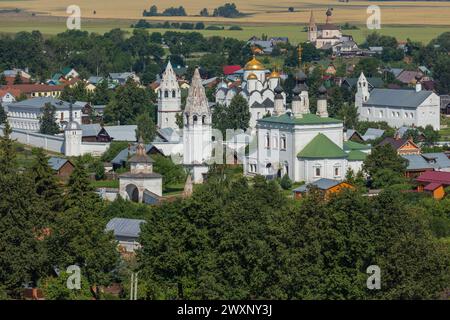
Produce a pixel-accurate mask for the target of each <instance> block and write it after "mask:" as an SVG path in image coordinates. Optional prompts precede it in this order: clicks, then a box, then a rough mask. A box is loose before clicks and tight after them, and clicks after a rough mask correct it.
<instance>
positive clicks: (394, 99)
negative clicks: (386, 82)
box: [355, 73, 441, 130]
mask: <svg viewBox="0 0 450 320" xmlns="http://www.w3.org/2000/svg"><path fill="white" fill-rule="evenodd" d="M355 106H356V108H357V109H358V114H359V116H358V117H359V120H360V121H376V122H377V121H378V122H379V121H386V122H387V124H388V125H389V126H391V127H394V128H400V127H403V126H407V127H424V128H425V127H426V126H427V125H431V126H433V128H434V130H439V129H440V106H441V99H440V97H439V96H438V95H437V94H436V93H434V92H433V91H427V90H424V89H423V88H422V85H421V83H420V78H419V77H418V78H417V79H416V87H415V89H378V88H374V89H372V90H371V91H370V89H369V84H368V81H367V78H366V77H365V75H364V73H361V75H360V77H359V79H358V83H357V92H356V95H355Z"/></svg>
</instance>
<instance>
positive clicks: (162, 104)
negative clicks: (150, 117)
mask: <svg viewBox="0 0 450 320" xmlns="http://www.w3.org/2000/svg"><path fill="white" fill-rule="evenodd" d="M180 112H181V91H180V86H179V85H178V81H177V76H176V74H175V71H173V68H172V64H171V63H170V61H169V63H168V64H167V67H166V70H165V71H164V73H163V76H162V79H161V84H160V86H159V90H158V127H159V128H161V129H163V128H173V129H174V130H176V129H178V126H177V124H176V115H177V114H178V113H180Z"/></svg>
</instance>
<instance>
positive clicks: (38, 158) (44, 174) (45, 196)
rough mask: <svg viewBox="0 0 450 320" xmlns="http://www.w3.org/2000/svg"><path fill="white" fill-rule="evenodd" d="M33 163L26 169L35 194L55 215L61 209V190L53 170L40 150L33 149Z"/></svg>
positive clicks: (47, 158)
mask: <svg viewBox="0 0 450 320" xmlns="http://www.w3.org/2000/svg"><path fill="white" fill-rule="evenodd" d="M33 156H34V158H33V161H32V163H31V166H30V168H29V169H28V172H29V175H30V177H31V179H32V180H33V182H34V187H35V189H36V194H37V195H38V196H39V197H40V198H42V200H43V201H44V203H45V205H47V206H48V208H49V209H50V211H51V212H53V214H55V213H56V212H58V211H59V210H61V207H62V193H63V192H62V189H61V187H60V185H59V183H58V181H57V179H56V176H55V173H54V172H53V169H52V168H51V167H50V166H49V163H48V161H49V157H48V156H47V155H46V154H45V152H44V150H43V149H41V148H35V149H33Z"/></svg>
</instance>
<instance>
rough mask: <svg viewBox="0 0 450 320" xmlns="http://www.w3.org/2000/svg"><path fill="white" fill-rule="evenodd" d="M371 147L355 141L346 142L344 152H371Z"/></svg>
mask: <svg viewBox="0 0 450 320" xmlns="http://www.w3.org/2000/svg"><path fill="white" fill-rule="evenodd" d="M369 149H370V146H368V145H366V144H362V143H358V142H354V141H350V140H349V141H344V150H369Z"/></svg>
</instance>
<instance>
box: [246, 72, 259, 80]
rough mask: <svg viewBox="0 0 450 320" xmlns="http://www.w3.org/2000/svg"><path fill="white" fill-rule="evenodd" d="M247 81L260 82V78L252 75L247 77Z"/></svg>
mask: <svg viewBox="0 0 450 320" xmlns="http://www.w3.org/2000/svg"><path fill="white" fill-rule="evenodd" d="M247 80H258V77H257V76H256V74H254V73H250V74H249V75H248V77H247Z"/></svg>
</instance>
